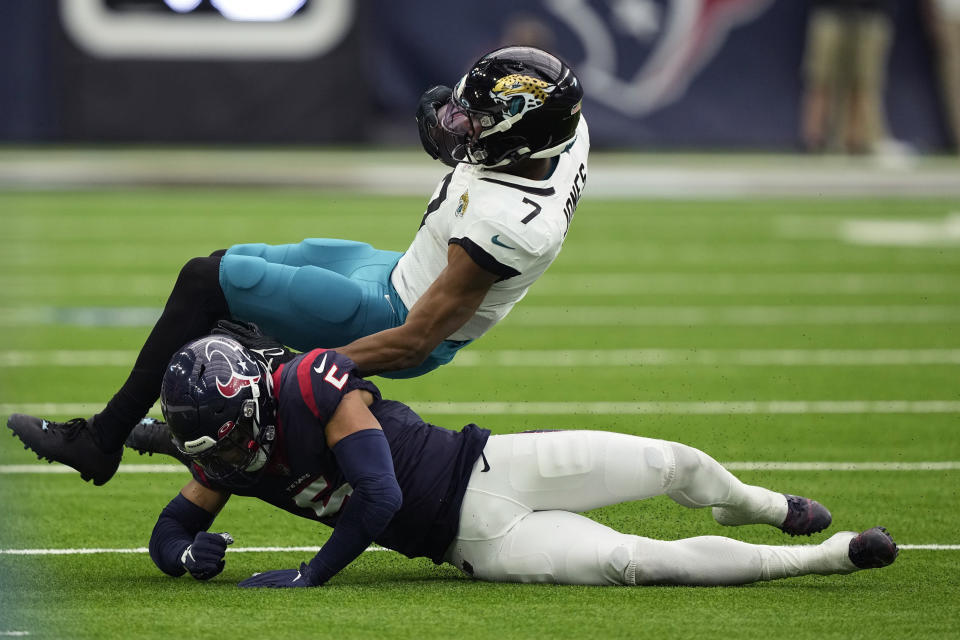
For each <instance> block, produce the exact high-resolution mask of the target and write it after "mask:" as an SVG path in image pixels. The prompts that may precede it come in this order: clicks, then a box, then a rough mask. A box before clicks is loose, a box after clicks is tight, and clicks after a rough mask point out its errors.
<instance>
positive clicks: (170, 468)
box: [0, 460, 960, 475]
mask: <svg viewBox="0 0 960 640" xmlns="http://www.w3.org/2000/svg"><path fill="white" fill-rule="evenodd" d="M720 464H722V465H723V466H724V467H726V468H727V469H729V470H730V471H957V470H960V460H941V461H935V462H934V461H931V462H764V461H730V462H721V463H720ZM64 473H67V474H69V473H77V472H76V471H75V470H74V469H72V468H70V467H68V466H65V465H61V464H44V463H41V462H37V463H32V464H4V465H0V474H6V475H24V474H38V475H47V474H54V475H59V474H64ZM117 473H182V474H186V473H187V469H186V468H185V467H184V466H183V465H181V464H121V465H120V468H119V469H118V470H117Z"/></svg>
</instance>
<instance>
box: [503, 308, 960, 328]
mask: <svg viewBox="0 0 960 640" xmlns="http://www.w3.org/2000/svg"><path fill="white" fill-rule="evenodd" d="M510 322H511V324H512V325H513V326H518V325H519V326H535V327H575V326H593V327H616V326H626V327H637V326H672V327H689V326H779V325H844V326H849V325H864V324H866V325H871V324H872V325H888V324H953V323H960V307H958V306H951V305H926V306H911V305H892V306H826V305H824V306H793V305H780V306H773V305H768V306H761V305H758V306H716V307H680V306H669V307H649V306H645V307H601V306H596V307H584V306H575V307H541V306H533V305H527V306H525V307H524V306H520V307H518V308H517V309H516V310H515V311H514V312H513V313H511V314H510Z"/></svg>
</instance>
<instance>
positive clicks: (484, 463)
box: [480, 451, 490, 473]
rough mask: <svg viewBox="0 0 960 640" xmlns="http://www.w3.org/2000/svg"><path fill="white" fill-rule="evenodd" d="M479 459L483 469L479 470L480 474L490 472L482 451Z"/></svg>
mask: <svg viewBox="0 0 960 640" xmlns="http://www.w3.org/2000/svg"><path fill="white" fill-rule="evenodd" d="M480 458H481V459H482V460H483V469H480V473H486V472H487V471H490V463H489V462H487V456H485V455H483V451H481V452H480Z"/></svg>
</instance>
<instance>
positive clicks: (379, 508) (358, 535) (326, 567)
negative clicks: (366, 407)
mask: <svg viewBox="0 0 960 640" xmlns="http://www.w3.org/2000/svg"><path fill="white" fill-rule="evenodd" d="M333 454H334V455H335V456H336V458H337V463H338V464H339V465H340V469H341V470H342V471H343V475H344V476H345V477H346V479H347V482H349V483H350V486H351V487H353V493H352V494H351V495H350V499H349V500H348V501H347V504H346V506H345V507H344V508H343V513H341V514H340V518H339V519H338V520H337V525H336V526H335V527H334V529H333V534H331V536H330V540H328V541H327V543H326V544H325V545H323V548H322V549H320V552H319V553H317V555H316V556H315V557H314V558H313V560H311V561H310V565H309V568H310V579H311V581H312V582H313V584H318V585H319V584H323V583H324V582H326V581H327V580H329V579H330V578H331V577H332V576H334V575H335V574H336V573H337V572H338V571H340V570H341V569H343V568H344V567H345V566H347V565H348V564H350V563H351V562H352V561H353V560H354V559H355V558H356V557H357V556H359V555H360V554H361V553H363V551H364V549H366V548H367V547H368V546H370V543H371V542H373V541H374V539H375V538H376V537H377V536H378V535H380V533H381V532H382V531H383V530H384V529H386V528H387V525H388V524H390V520H391V519H392V518H393V516H394V514H395V513H396V512H397V510H398V509H400V505H401V504H402V502H403V496H402V494H401V492H400V485H399V484H397V477H396V475H395V474H394V470H393V459H392V458H391V456H390V446H389V444H388V443H387V438H386V436H384V435H383V431H381V430H379V429H364V430H363V431H357V432H355V433H351V434H350V435H349V436H347V437H346V438H343V439H342V440H340V441H339V442H338V443H337V444H336V445H334V447H333Z"/></svg>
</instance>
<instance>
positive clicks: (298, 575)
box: [293, 571, 303, 582]
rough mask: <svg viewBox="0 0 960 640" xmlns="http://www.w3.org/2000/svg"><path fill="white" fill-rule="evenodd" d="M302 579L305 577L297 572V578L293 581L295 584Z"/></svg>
mask: <svg viewBox="0 0 960 640" xmlns="http://www.w3.org/2000/svg"><path fill="white" fill-rule="evenodd" d="M302 577H303V576H301V575H300V572H299V571H297V577H296V578H294V579H293V582H296V581H297V580H299V579H300V578H302Z"/></svg>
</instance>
